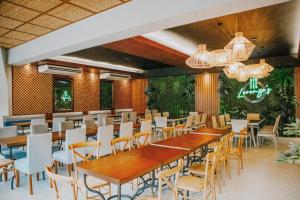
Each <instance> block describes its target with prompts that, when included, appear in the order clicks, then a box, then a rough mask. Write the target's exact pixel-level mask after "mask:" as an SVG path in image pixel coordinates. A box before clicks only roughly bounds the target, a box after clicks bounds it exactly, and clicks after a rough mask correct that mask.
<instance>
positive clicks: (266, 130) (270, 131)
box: [257, 115, 280, 149]
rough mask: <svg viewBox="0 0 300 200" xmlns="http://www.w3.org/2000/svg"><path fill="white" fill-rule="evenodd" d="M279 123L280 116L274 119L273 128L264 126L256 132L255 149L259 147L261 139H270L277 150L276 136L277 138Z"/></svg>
mask: <svg viewBox="0 0 300 200" xmlns="http://www.w3.org/2000/svg"><path fill="white" fill-rule="evenodd" d="M279 121H280V115H279V116H278V117H276V120H275V124H274V126H264V127H263V128H262V129H260V130H259V131H258V132H257V147H259V143H260V140H259V139H260V138H262V137H272V138H273V141H274V147H275V149H277V136H278V126H279Z"/></svg>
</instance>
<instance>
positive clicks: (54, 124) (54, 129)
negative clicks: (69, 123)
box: [52, 117, 66, 132]
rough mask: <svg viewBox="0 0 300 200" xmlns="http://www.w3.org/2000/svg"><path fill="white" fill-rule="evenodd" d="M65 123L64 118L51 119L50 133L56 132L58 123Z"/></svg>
mask: <svg viewBox="0 0 300 200" xmlns="http://www.w3.org/2000/svg"><path fill="white" fill-rule="evenodd" d="M65 121H66V118H65V117H54V118H53V119H52V132H58V131H59V124H60V122H65Z"/></svg>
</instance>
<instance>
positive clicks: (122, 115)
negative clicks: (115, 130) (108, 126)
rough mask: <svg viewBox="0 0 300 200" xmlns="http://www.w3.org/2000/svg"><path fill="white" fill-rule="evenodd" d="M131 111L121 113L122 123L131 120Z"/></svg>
mask: <svg viewBox="0 0 300 200" xmlns="http://www.w3.org/2000/svg"><path fill="white" fill-rule="evenodd" d="M128 116H129V112H122V114H121V123H126V122H128V121H129V117H128Z"/></svg>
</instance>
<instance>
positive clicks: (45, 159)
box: [27, 133, 52, 174]
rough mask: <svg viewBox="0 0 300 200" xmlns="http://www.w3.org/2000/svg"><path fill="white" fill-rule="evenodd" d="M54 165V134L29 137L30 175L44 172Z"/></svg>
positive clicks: (28, 159)
mask: <svg viewBox="0 0 300 200" xmlns="http://www.w3.org/2000/svg"><path fill="white" fill-rule="evenodd" d="M51 163H52V133H43V134H37V135H32V134H30V135H28V136H27V166H28V172H29V174H35V173H37V172H42V171H44V170H45V168H46V167H47V166H49V165H51Z"/></svg>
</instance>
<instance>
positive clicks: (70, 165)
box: [67, 164, 72, 176]
mask: <svg viewBox="0 0 300 200" xmlns="http://www.w3.org/2000/svg"><path fill="white" fill-rule="evenodd" d="M67 168H68V175H69V176H71V169H72V164H68V165H67Z"/></svg>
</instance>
